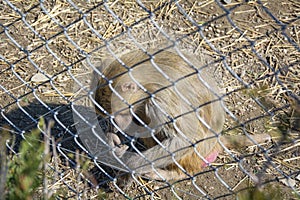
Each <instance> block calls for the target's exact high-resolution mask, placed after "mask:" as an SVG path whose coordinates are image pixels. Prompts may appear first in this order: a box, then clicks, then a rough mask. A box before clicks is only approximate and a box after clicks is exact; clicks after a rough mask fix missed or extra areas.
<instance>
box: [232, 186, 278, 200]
mask: <svg viewBox="0 0 300 200" xmlns="http://www.w3.org/2000/svg"><path fill="white" fill-rule="evenodd" d="M237 199H238V200H269V199H272V200H281V199H283V198H282V194H281V193H280V190H279V189H278V188H277V189H275V188H272V187H270V186H269V187H265V188H263V189H262V188H258V187H254V188H249V189H247V190H245V191H243V192H240V193H239V194H238V197H237Z"/></svg>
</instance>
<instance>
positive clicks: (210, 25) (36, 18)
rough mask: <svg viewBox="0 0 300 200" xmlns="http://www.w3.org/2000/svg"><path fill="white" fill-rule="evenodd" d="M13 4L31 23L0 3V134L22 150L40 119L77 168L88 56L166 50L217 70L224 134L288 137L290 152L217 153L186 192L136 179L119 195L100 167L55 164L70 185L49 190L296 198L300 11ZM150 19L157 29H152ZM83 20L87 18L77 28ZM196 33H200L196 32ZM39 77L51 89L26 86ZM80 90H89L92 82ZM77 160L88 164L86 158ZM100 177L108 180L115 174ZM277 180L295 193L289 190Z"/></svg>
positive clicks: (293, 6)
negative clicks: (76, 113) (76, 110)
mask: <svg viewBox="0 0 300 200" xmlns="http://www.w3.org/2000/svg"><path fill="white" fill-rule="evenodd" d="M10 2H11V3H13V5H14V6H15V7H17V8H18V9H19V10H20V12H21V13H23V16H25V15H24V13H26V17H25V20H26V21H24V20H22V19H21V16H20V15H19V14H18V12H15V11H14V10H13V9H12V8H11V7H10V6H9V5H8V4H7V3H5V2H1V3H0V13H1V14H0V24H1V26H0V93H1V95H0V108H1V117H0V125H1V127H2V126H3V125H4V124H9V125H10V127H11V128H12V130H11V133H12V135H15V136H17V137H18V138H19V140H21V139H24V137H25V138H26V132H27V131H28V130H30V129H32V128H34V127H36V124H37V121H38V119H39V118H40V117H41V116H43V117H45V118H46V119H47V120H50V119H51V118H54V120H55V122H56V125H55V127H54V128H53V130H52V134H53V135H54V136H55V138H56V140H57V143H59V144H60V145H61V147H60V148H59V150H60V151H59V155H60V156H59V157H60V159H61V160H68V159H70V160H74V157H75V154H76V149H79V150H80V151H81V152H83V151H84V147H83V146H80V145H81V143H80V141H78V139H77V138H76V129H75V124H74V121H73V115H72V109H71V106H72V104H73V103H74V102H75V101H76V100H77V98H78V91H74V84H77V85H78V84H79V83H78V82H76V80H77V78H78V77H80V76H81V75H82V74H81V73H82V70H81V68H82V65H83V64H84V58H85V56H86V55H87V54H90V55H91V56H92V58H93V59H94V61H95V60H96V61H95V62H101V61H102V60H104V59H105V58H107V57H111V56H110V55H109V54H108V52H109V50H110V51H113V52H114V53H115V54H118V53H121V52H124V51H126V50H128V49H134V48H136V47H137V44H139V45H140V46H142V47H144V48H149V47H151V48H157V47H158V44H159V48H164V47H167V46H168V45H170V44H172V43H171V42H170V41H171V40H173V41H174V40H177V44H178V48H179V49H180V50H184V51H187V52H191V53H194V54H196V55H197V57H198V59H202V60H204V62H206V63H212V69H214V70H213V75H214V76H215V77H216V81H217V82H218V84H219V86H220V88H222V91H221V92H222V94H224V102H225V105H226V106H227V108H228V112H227V117H226V123H225V127H224V134H244V133H247V134H250V135H251V134H259V133H269V134H271V135H272V136H274V137H278V135H279V136H281V135H282V134H283V135H285V134H289V136H290V139H289V140H288V142H286V144H282V143H281V142H280V139H278V138H277V140H274V141H272V142H268V143H266V144H262V145H261V146H256V145H253V146H251V147H243V148H237V149H232V150H230V152H224V153H222V154H221V155H220V156H219V157H218V159H217V160H216V162H215V163H213V165H212V166H211V167H207V168H206V169H205V170H204V171H202V172H199V174H197V175H196V176H194V177H192V178H189V179H187V180H183V181H178V182H170V183H164V182H158V181H149V180H143V179H138V178H137V180H139V181H140V185H139V184H138V182H137V181H134V182H133V184H132V185H131V186H129V188H125V189H124V191H123V189H122V188H118V187H117V185H114V184H113V182H111V179H109V178H108V177H109V175H106V174H105V173H103V171H102V169H104V168H102V166H98V165H97V166H95V165H94V163H93V162H91V163H90V165H89V170H88V172H87V171H85V170H84V169H79V170H78V169H77V170H75V169H74V168H73V167H72V166H71V165H66V164H65V163H64V162H62V163H61V165H60V167H59V169H55V170H54V173H64V174H65V176H64V181H62V180H61V179H60V180H55V181H56V185H59V186H60V187H61V188H56V187H55V186H53V188H56V190H57V191H59V190H60V189H62V188H63V190H66V191H67V192H68V193H67V196H68V197H70V199H75V198H77V197H78V196H77V195H78V194H81V195H82V197H85V198H86V199H96V198H99V199H100V198H106V199H115V198H125V197H124V194H126V195H128V196H127V197H128V198H140V199H151V198H153V199H177V198H182V199H236V198H237V194H239V195H241V194H242V193H243V192H244V193H245V189H247V188H249V187H257V188H259V190H260V191H263V193H265V194H266V196H267V197H270V195H272V193H276V194H278V197H280V198H281V199H296V193H297V192H298V195H299V193H300V180H299V179H300V178H299V173H300V169H299V166H300V159H299V156H300V149H299V139H300V138H299V126H298V125H297V122H299V120H297V119H296V118H295V116H296V117H297V104H296V106H295V103H294V101H293V99H295V98H298V100H299V96H300V84H299V83H300V80H299V74H300V65H299V61H300V60H299V57H300V47H299V46H300V41H299V34H300V18H299V13H300V3H299V2H298V1H296V0H274V1H245V2H244V1H240V0H238V1H235V0H232V1H231V3H230V4H225V3H224V2H223V1H222V2H219V1H190V0H189V1H180V2H179V5H180V7H177V6H176V5H175V4H174V3H172V4H170V5H169V4H168V3H167V2H164V1H149V2H147V3H146V2H143V4H144V5H138V3H136V2H134V1H124V2H123V1H116V2H111V3H106V4H103V2H101V1H93V0H91V1H88V2H87V1H73V2H74V4H75V5H76V6H77V7H73V6H72V5H71V4H70V3H67V2H64V1H54V2H51V3H49V2H44V3H42V4H40V2H38V1H29V2H23V1H15V0H12V1H10ZM41 5H43V7H41ZM142 7H143V8H142ZM108 8H109V9H108ZM181 9H184V10H185V12H186V14H185V12H183V11H181ZM150 11H151V12H153V14H154V15H155V17H153V18H149V12H150ZM228 11H229V12H228ZM80 12H82V13H86V15H85V18H84V20H83V19H82V16H83V15H82V14H80ZM49 15H51V16H52V18H50V17H49ZM114 15H116V16H118V17H119V19H116V18H115V17H114ZM187 15H188V16H189V17H191V18H192V19H193V21H190V20H189V19H188V18H187V17H186V16H187ZM54 19H55V20H54ZM85 20H86V21H87V22H89V23H87V22H86V21H85ZM25 22H26V23H28V24H30V25H31V28H29V27H28V25H26V23H25ZM156 24H157V25H159V26H160V27H161V28H160V29H157V27H155V25H156ZM195 24H198V25H202V26H201V31H200V32H199V31H197V26H195ZM91 26H92V27H93V29H95V30H97V31H98V33H99V34H100V35H101V37H99V35H98V36H97V35H96V34H95V32H94V31H93V30H92V29H91ZM126 26H127V27H130V32H128V31H127V32H126ZM4 27H6V29H4ZM32 29H34V30H35V31H36V32H33V31H32ZM130 37H131V38H134V39H135V40H136V41H134V40H129V39H128V38H130ZM45 40H47V42H45ZM106 43H108V44H109V46H108V47H109V48H108V47H107V46H105V44H106ZM37 73H42V74H45V75H46V76H47V79H48V80H47V81H46V82H32V81H31V79H32V77H33V76H34V75H35V74H37ZM86 81H87V82H86V83H84V84H87V85H88V84H89V81H90V80H86ZM84 84H83V85H84ZM298 116H299V113H298ZM293 117H294V118H295V119H292V118H293ZM292 120H294V121H292ZM297 126H298V127H297ZM297 128H298V129H297ZM278 140H279V141H278ZM229 153H230V154H229ZM82 159H87V158H86V156H83V155H82ZM87 160H89V159H87ZM50 165H54V163H50ZM103 167H104V166H103ZM91 168H93V170H90V169H91ZM95 169H96V171H94V170H95ZM105 169H106V168H105ZM106 170H107V172H109V174H110V175H112V176H113V175H115V173H114V170H113V169H109V168H108V169H106ZM81 172H85V173H87V174H90V175H93V176H94V177H98V178H97V180H93V181H94V182H93V181H91V180H92V179H93V176H91V177H89V178H86V177H87V175H86V174H85V175H84V176H80V173H81ZM67 175H68V176H67ZM78 177H80V178H78ZM250 177H251V178H250ZM284 178H285V179H287V178H289V179H290V180H293V181H295V183H294V184H292V185H291V184H290V185H289V184H287V183H286V182H284V181H282V180H284ZM78 180H80V181H78ZM89 181H90V182H89ZM95 182H98V188H96V189H95V188H93V187H92V185H93V184H95ZM69 188H72V190H71V189H69ZM74 191H75V192H74ZM122 191H123V192H124V193H123V194H122ZM147 191H148V193H147ZM275 191H276V192H275ZM149 192H150V193H149ZM244 193H243V194H244ZM268 195H269V196H268ZM241 199H243V198H241ZM244 199H247V198H244Z"/></svg>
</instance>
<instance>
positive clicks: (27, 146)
mask: <svg viewBox="0 0 300 200" xmlns="http://www.w3.org/2000/svg"><path fill="white" fill-rule="evenodd" d="M43 125H44V120H40V123H39V126H40V127H43ZM2 134H4V133H1V135H2ZM39 137H40V131H39V130H38V129H35V130H33V131H32V132H30V133H28V134H26V140H23V141H22V142H21V144H20V148H19V154H18V155H15V156H13V157H12V159H11V160H10V161H8V162H7V169H8V170H7V174H5V175H6V177H7V180H6V189H5V190H6V194H5V198H6V199H34V198H33V195H34V194H35V192H36V190H37V188H38V187H40V186H41V185H42V183H43V174H42V173H41V171H42V167H43V157H42V153H43V151H44V145H43V143H42V142H40V140H39ZM2 175H3V174H1V176H2ZM1 184H3V183H1Z"/></svg>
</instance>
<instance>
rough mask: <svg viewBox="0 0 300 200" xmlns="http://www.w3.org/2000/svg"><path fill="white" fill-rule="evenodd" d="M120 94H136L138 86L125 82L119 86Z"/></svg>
mask: <svg viewBox="0 0 300 200" xmlns="http://www.w3.org/2000/svg"><path fill="white" fill-rule="evenodd" d="M121 90H122V92H136V91H137V90H138V86H137V84H136V83H134V82H125V83H123V85H121Z"/></svg>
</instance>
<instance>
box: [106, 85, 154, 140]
mask: <svg viewBox="0 0 300 200" xmlns="http://www.w3.org/2000/svg"><path fill="white" fill-rule="evenodd" d="M144 96H145V94H144V92H142V91H140V90H139V91H138V86H137V85H136V84H135V83H134V82H132V81H129V82H122V83H121V84H119V85H116V86H115V92H114V93H113V94H112V96H111V110H112V114H113V116H114V121H115V122H116V124H117V125H118V127H119V128H120V129H121V130H122V131H123V132H125V133H126V134H128V135H130V136H136V137H146V136H147V137H149V131H150V130H151V129H150V127H149V125H150V123H151V120H150V118H149V113H148V110H147V109H146V108H147V102H148V100H147V99H143V98H144Z"/></svg>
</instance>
